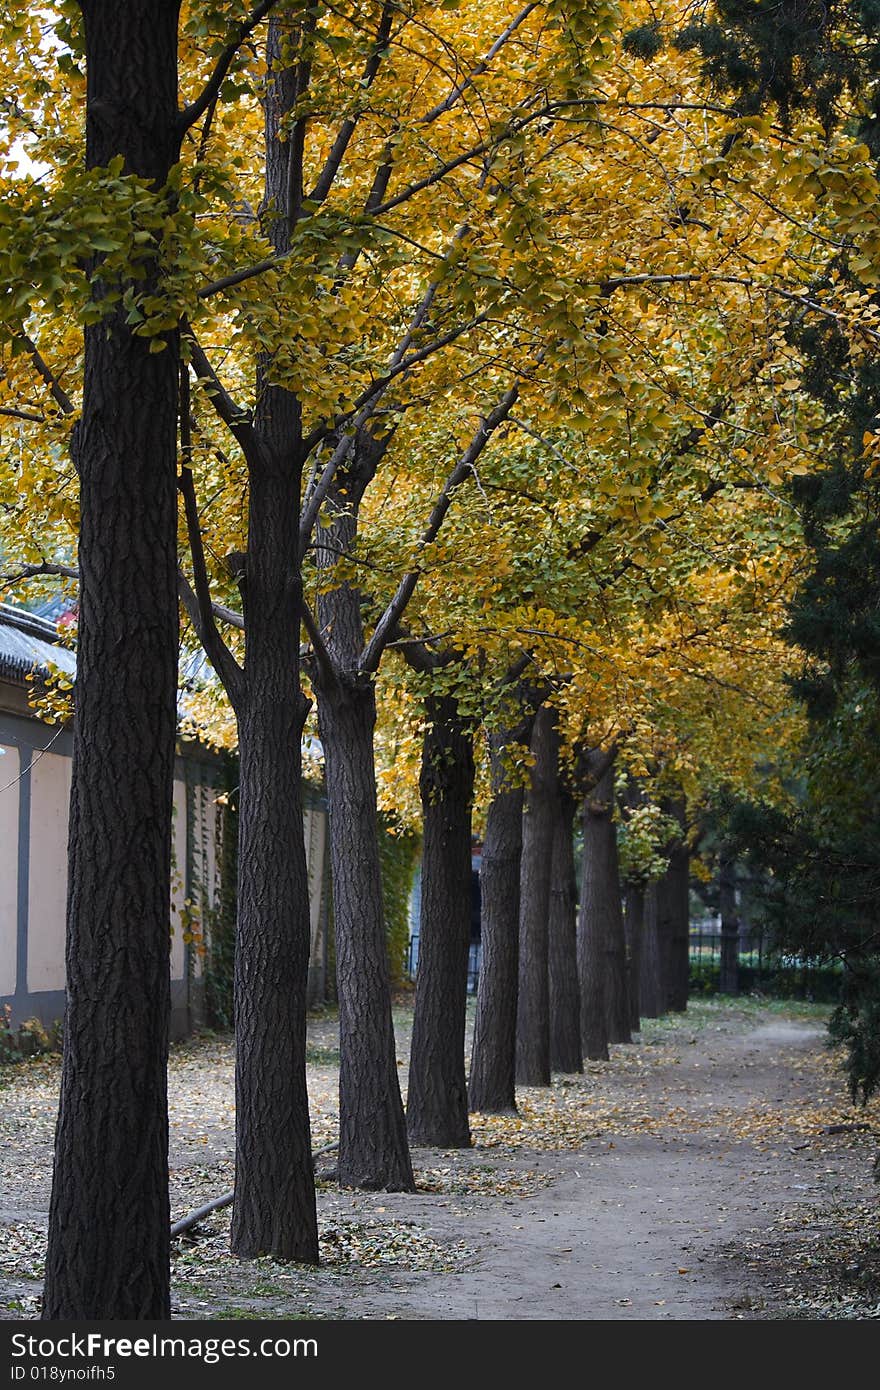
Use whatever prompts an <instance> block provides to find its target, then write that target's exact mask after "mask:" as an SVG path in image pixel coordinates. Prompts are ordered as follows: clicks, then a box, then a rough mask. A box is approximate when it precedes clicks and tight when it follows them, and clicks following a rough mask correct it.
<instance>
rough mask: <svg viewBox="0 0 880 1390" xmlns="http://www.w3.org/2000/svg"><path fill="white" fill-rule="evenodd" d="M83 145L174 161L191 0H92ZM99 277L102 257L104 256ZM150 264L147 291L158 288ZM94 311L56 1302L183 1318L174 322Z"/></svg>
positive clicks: (80, 455) (134, 168) (160, 181)
mask: <svg viewBox="0 0 880 1390" xmlns="http://www.w3.org/2000/svg"><path fill="white" fill-rule="evenodd" d="M80 8H81V10H82V14H83V18H84V21H85V48H86V67H87V96H86V163H87V165H88V166H89V167H90V168H94V167H102V166H105V165H106V164H107V163H108V162H109V161H110V160H111V159H112V158H114V157H115V156H117V155H122V156H123V158H124V160H125V170H126V172H127V173H129V174H136V175H138V176H140V177H142V178H144V179H147V180H148V181H149V182H150V183H151V184H152V185H153V186H154V187H156V188H157V189H158V188H161V187H162V186H163V185H164V184H165V182H166V179H167V175H168V171H169V169H170V168H171V166H172V165H173V164H174V163H175V162H176V161H177V158H178V147H179V131H178V124H177V122H178V112H177V19H178V8H179V6H178V4H177V3H176V0H149V3H147V0H131V3H129V4H126V5H118V4H111V3H109V0H81V5H80ZM94 275H95V277H96V283H97V285H98V286H99V284H100V281H99V277H100V265H99V264H96V266H95V268H94ZM148 287H149V281H147V282H146V284H144V282H141V283H140V285H139V287H138V288H139V289H143V288H148ZM125 317H126V311H125V310H123V309H121V308H117V309H114V310H112V311H110V313H109V314H108V315H107V317H106V318H104V319H103V320H102V322H101V323H99V324H97V325H93V326H91V327H89V328H87V329H86V333H85V366H84V394H83V408H82V418H81V421H80V423H79V425H78V426H77V430H76V447H75V454H76V463H77V467H78V469H79V474H80V485H81V494H80V495H81V503H80V511H81V522H80V533H79V573H80V609H79V640H78V658H77V662H78V670H77V684H76V726H75V731H74V758H73V789H72V797H71V809H70V832H69V853H70V874H69V889H68V903H67V951H66V959H67V991H68V995H67V1013H66V1019H65V1029H64V1062H63V1071H62V1081H61V1101H60V1109H59V1116H58V1126H57V1130H56V1138H55V1169H54V1177H53V1184H52V1199H51V1209H50V1216H49V1244H48V1252H47V1257H46V1279H45V1289H44V1298H43V1313H42V1316H43V1317H44V1318H47V1319H53V1320H58V1319H71V1320H82V1319H105V1318H112V1319H144V1318H150V1319H164V1318H167V1317H168V1316H169V1267H168V1266H169V1206H168V1122H167V1096H166V1079H165V1073H166V1060H167V1045H168V1016H169V918H168V914H169V899H170V879H171V862H170V861H171V803H172V786H173V775H174V741H175V728H176V687H177V646H178V611H177V497H176V464H177V389H178V387H177V382H178V369H179V368H178V364H179V350H178V337H177V334H176V333H173V332H172V333H168V334H167V335H166V336H165V343H166V346H165V350H164V351H162V352H158V353H151V352H150V350H149V349H150V342H149V340H147V339H146V338H140V337H136V336H134V334H133V332H132V329H131V327H129V326H128V325H127V324H126V323H125Z"/></svg>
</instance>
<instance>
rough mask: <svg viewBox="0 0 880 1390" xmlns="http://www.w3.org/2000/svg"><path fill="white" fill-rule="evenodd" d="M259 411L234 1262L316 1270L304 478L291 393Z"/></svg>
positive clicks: (244, 757)
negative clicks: (264, 1261) (301, 547)
mask: <svg viewBox="0 0 880 1390" xmlns="http://www.w3.org/2000/svg"><path fill="white" fill-rule="evenodd" d="M273 396H274V397H275V399H274V400H273V399H272V397H273ZM263 399H264V400H265V401H266V402H267V409H268V411H269V412H271V413H270V418H269V419H268V420H266V421H265V423H264V428H263V431H262V432H261V433H262V438H263V441H264V447H263V452H264V455H265V459H264V462H263V464H262V466H260V467H252V468H251V477H250V492H249V505H248V559H247V570H246V575H245V580H244V583H243V586H242V597H243V604H244V614H245V625H246V632H247V645H246V664H245V690H244V697H243V700H242V704H241V709H240V712H239V769H240V779H241V790H240V797H239V827H240V840H239V854H238V934H237V942H236V961H235V1031H236V1070H235V1094H236V1169H235V1203H234V1206H233V1216H232V1250H233V1253H234V1254H236V1255H240V1256H243V1257H245V1258H248V1257H253V1256H257V1255H272V1256H274V1258H275V1259H278V1260H303V1261H312V1262H316V1261H317V1258H318V1230H317V1215H316V1210H315V1184H314V1175H313V1171H312V1155H311V1141H310V1133H309V1111H308V1094H307V1091H306V1061H305V1050H306V989H307V981H308V964H309V941H310V912H309V885H308V874H307V871H306V856H305V846H304V843H303V812H302V803H301V792H300V775H301V765H300V758H301V755H300V747H301V739H302V728H303V721H304V719H305V714H306V704H305V700H304V698H303V695H302V693H301V691H300V684H299V613H300V592H301V588H300V579H299V570H298V544H299V541H298V510H299V505H298V504H299V467H298V464H297V460H296V458H295V456H292V453H291V445H293V447H294V451H295V442H296V427H297V418H296V414H295V411H294V408H293V404H292V402H291V400H290V398H289V396H288V395H287V393H283V392H275V391H272V390H271V388H269V389H268V390H267V391H266V392H265V393H264V396H263Z"/></svg>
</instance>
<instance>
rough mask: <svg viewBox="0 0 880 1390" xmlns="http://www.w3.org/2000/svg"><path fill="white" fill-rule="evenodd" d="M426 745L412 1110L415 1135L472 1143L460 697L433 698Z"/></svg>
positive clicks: (465, 772)
mask: <svg viewBox="0 0 880 1390" xmlns="http://www.w3.org/2000/svg"><path fill="white" fill-rule="evenodd" d="M426 713H427V717H428V721H429V723H428V726H427V728H426V730H425V737H424V743H423V748H422V769H421V778H420V782H419V789H420V792H421V798H422V827H423V849H422V903H421V916H420V924H419V964H418V970H417V973H416V997H415V1011H414V1014H413V1032H412V1047H411V1050H410V1063H409V1087H408V1091H407V1104H406V1118H407V1125H408V1128H409V1137H410V1142H411V1143H413V1144H422V1145H425V1146H429V1147H435V1148H441V1149H453V1148H466V1147H467V1146H468V1145H469V1144H470V1142H471V1134H470V1126H469V1125H468V1106H467V1081H466V1078H465V1067H464V1033H465V1012H466V1007H467V976H468V955H469V953H470V934H471V806H472V802H473V791H474V755H473V738H472V735H471V733H470V731H469V730H468V729H467V728H466V727H465V725H464V723H463V721H462V720H461V717H460V716H459V713H458V706H457V704H456V702H455V700H454V699H453V698H452V697H451V696H439V697H437V696H435V697H432V698H430V699H429V700H428V701H427V706H426Z"/></svg>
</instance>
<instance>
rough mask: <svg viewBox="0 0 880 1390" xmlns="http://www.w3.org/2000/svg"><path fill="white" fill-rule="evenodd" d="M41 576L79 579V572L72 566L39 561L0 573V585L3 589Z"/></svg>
mask: <svg viewBox="0 0 880 1390" xmlns="http://www.w3.org/2000/svg"><path fill="white" fill-rule="evenodd" d="M41 574H53V575H59V576H60V577H61V578H62V579H77V580H78V579H79V570H78V569H76V568H75V566H73V565H57V564H54V563H52V562H51V561H41V562H40V564H38V565H36V564H34V565H21V566H20V567H19V568H18V569H15V570H7V571H6V572H5V573H0V583H2V584H3V587H4V588H5V589H9V588H11V587H12V586H13V584H21V583H23V581H24V580H26V579H36V578H38V576H39V575H41Z"/></svg>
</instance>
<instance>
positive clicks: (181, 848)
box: [171, 781, 186, 980]
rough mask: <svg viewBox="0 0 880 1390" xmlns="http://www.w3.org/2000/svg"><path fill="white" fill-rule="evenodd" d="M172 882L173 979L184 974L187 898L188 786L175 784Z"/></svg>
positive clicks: (181, 783) (176, 782) (178, 978)
mask: <svg viewBox="0 0 880 1390" xmlns="http://www.w3.org/2000/svg"><path fill="white" fill-rule="evenodd" d="M172 874H173V877H172V882H171V978H172V980H180V979H182V978H183V972H184V945H183V923H182V922H181V920H180V914H181V911H182V910H183V902H184V898H185V897H186V887H185V885H186V784H185V783H183V782H178V781H175V783H174V868H173V870H172Z"/></svg>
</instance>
